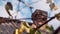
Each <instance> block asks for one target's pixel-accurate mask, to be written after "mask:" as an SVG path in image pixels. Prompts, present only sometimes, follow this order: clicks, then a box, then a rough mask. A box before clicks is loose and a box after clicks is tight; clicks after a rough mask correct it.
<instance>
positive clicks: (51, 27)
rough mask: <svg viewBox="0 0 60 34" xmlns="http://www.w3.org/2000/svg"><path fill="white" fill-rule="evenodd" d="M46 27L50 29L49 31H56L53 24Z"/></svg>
mask: <svg viewBox="0 0 60 34" xmlns="http://www.w3.org/2000/svg"><path fill="white" fill-rule="evenodd" d="M46 29H48V30H49V31H54V28H53V26H50V27H49V26H46Z"/></svg>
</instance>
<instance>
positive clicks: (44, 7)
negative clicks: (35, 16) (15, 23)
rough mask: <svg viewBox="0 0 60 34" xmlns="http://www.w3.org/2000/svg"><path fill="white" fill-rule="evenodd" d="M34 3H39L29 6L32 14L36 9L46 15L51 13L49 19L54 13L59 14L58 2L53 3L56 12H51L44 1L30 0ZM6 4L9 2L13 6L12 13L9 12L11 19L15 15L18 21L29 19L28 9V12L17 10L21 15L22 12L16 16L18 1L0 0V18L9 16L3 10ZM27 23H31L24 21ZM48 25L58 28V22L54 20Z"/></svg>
mask: <svg viewBox="0 0 60 34" xmlns="http://www.w3.org/2000/svg"><path fill="white" fill-rule="evenodd" d="M36 1H39V2H37V3H35V4H31V6H32V7H34V8H33V12H34V11H35V10H36V9H41V10H44V11H47V12H48V13H49V12H51V15H50V16H51V17H52V16H54V15H55V14H56V13H59V12H60V0H54V3H55V4H56V5H57V6H58V10H56V11H54V10H53V11H51V10H50V8H49V4H47V3H46V0H32V2H36ZM7 2H11V3H12V4H13V11H11V10H10V12H11V14H12V15H13V17H15V16H16V15H17V19H20V18H26V17H27V16H28V18H30V17H31V16H29V15H30V14H31V13H30V12H28V11H30V10H29V8H28V10H25V9H24V8H22V9H21V8H19V9H21V10H23V13H24V15H23V13H22V11H20V12H18V14H17V13H16V12H17V5H18V1H17V0H4V1H3V0H0V16H1V17H7V18H8V17H9V15H8V14H7V13H6V10H5V8H4V7H5V4H6V3H7ZM24 21H25V20H24ZM26 21H27V22H32V21H31V20H26ZM48 24H49V25H53V26H54V28H55V29H56V28H57V27H58V26H60V21H58V20H57V19H56V18H55V19H53V20H52V21H50V22H49V23H48Z"/></svg>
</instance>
